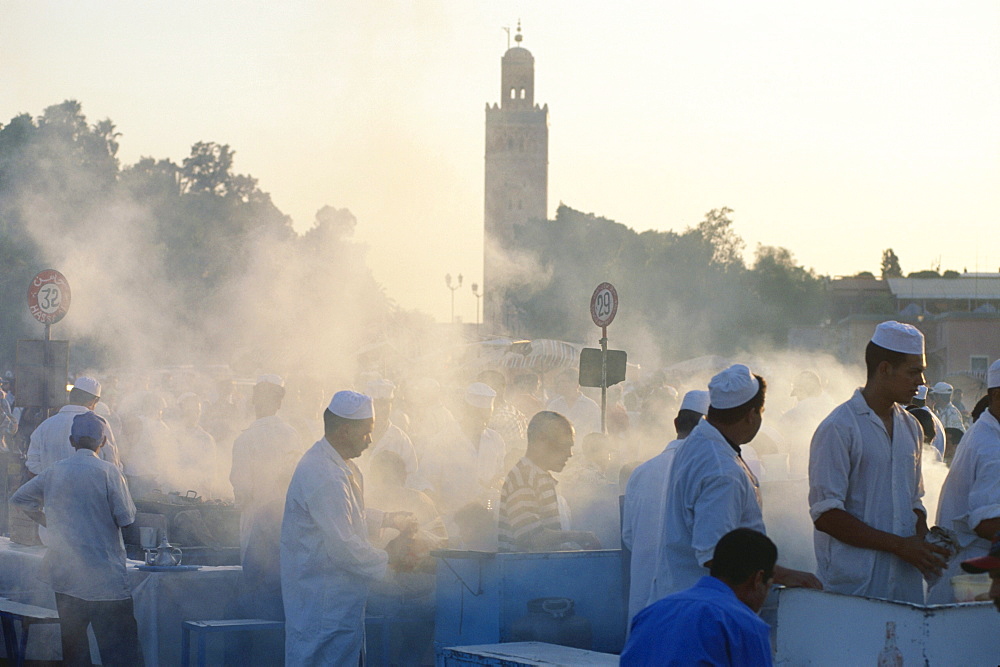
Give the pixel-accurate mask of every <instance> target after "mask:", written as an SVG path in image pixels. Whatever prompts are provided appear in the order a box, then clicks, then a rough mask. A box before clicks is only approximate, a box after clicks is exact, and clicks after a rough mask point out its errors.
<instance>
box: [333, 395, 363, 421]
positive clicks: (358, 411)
mask: <svg viewBox="0 0 1000 667" xmlns="http://www.w3.org/2000/svg"><path fill="white" fill-rule="evenodd" d="M327 410H329V411H330V412H332V413H333V414H335V415H337V416H338V417H343V418H344V419H372V417H374V415H375V411H374V410H373V409H372V399H371V397H370V396H365V395H364V394H359V393H358V392H356V391H338V392H337V393H336V394H334V395H333V398H332V399H331V400H330V405H329V406H327Z"/></svg>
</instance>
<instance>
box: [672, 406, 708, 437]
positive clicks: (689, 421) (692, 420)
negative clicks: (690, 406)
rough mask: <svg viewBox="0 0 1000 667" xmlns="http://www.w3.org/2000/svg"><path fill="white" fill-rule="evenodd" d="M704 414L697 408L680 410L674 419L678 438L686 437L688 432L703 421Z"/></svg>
mask: <svg viewBox="0 0 1000 667" xmlns="http://www.w3.org/2000/svg"><path fill="white" fill-rule="evenodd" d="M702 416H703V415H702V414H701V413H700V412H698V411H697V410H678V411H677V418H676V419H674V428H675V429H677V437H678V438H686V437H687V435H688V433H690V432H691V431H693V430H694V427H695V426H697V425H698V422H700V421H701V418H702Z"/></svg>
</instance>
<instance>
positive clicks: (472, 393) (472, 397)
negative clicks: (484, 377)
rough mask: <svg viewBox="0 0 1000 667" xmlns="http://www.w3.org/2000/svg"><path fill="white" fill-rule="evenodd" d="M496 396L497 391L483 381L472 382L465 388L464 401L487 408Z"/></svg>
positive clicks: (490, 406)
mask: <svg viewBox="0 0 1000 667" xmlns="http://www.w3.org/2000/svg"><path fill="white" fill-rule="evenodd" d="M496 397H497V393H496V392H495V391H493V390H492V389H491V388H490V386H489V385H488V384H486V383H484V382H473V383H472V384H470V385H469V386H468V387H467V388H466V389H465V402H466V403H468V404H469V405H471V406H473V407H476V408H482V409H484V410H489V409H490V408H492V407H493V399H494V398H496Z"/></svg>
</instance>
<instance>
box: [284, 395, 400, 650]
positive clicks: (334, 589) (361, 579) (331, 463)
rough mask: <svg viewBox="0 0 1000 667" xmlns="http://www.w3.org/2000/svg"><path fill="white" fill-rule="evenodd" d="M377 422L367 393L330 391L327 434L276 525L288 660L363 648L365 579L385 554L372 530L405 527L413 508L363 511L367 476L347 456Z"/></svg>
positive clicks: (300, 472) (375, 575)
mask: <svg viewBox="0 0 1000 667" xmlns="http://www.w3.org/2000/svg"><path fill="white" fill-rule="evenodd" d="M374 425H375V419H374V412H373V409H372V399H371V398H370V397H368V396H365V395H364V394H358V393H355V392H353V391H340V392H337V393H336V394H334V396H333V399H332V400H331V401H330V405H329V407H327V409H326V411H325V412H324V413H323V426H324V432H325V436H324V437H323V439H321V440H320V441H319V442H317V443H316V444H315V445H313V446H312V447H311V448H310V449H309V450H308V451H307V452H306V453H305V454H304V455H303V456H302V460H300V461H299V464H298V466H296V468H295V474H294V475H293V476H292V481H291V484H289V486H288V494H287V496H286V499H285V513H284V518H283V520H282V524H281V592H282V597H283V600H284V605H285V664H286V665H345V666H347V665H357V664H358V663H359V661H360V660H361V656H362V654H363V652H364V639H365V635H364V621H365V602H366V600H367V599H368V589H369V586H370V584H371V583H372V582H373V581H375V580H378V579H382V578H383V577H384V576H385V574H386V568H387V567H388V565H389V564H390V563H389V556H388V554H387V553H386V552H385V551H382V550H381V549H376V548H375V547H373V546H372V544H371V542H370V539H369V535H370V533H374V532H375V531H377V530H378V529H379V528H380V527H382V526H383V525H385V526H389V527H393V528H396V529H398V530H403V529H405V528H406V527H407V522H408V521H409V520H412V515H408V514H405V513H398V512H397V513H391V514H384V513H382V512H379V511H378V510H367V511H366V510H365V503H364V491H363V489H364V480H363V477H362V475H361V471H360V470H358V467H357V466H356V465H354V463H353V462H352V461H351V459H355V458H357V457H358V456H360V455H361V452H363V451H364V450H365V449H366V448H367V447H368V445H369V444H371V439H372V429H373V428H374Z"/></svg>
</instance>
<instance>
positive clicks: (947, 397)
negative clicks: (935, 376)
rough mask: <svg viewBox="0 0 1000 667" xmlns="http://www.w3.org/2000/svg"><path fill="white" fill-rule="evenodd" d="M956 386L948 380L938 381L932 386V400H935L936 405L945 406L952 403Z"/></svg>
mask: <svg viewBox="0 0 1000 667" xmlns="http://www.w3.org/2000/svg"><path fill="white" fill-rule="evenodd" d="M954 390H955V388H954V387H952V386H951V385H950V384H948V383H947V382H938V383H937V384H935V385H934V386H933V387H931V393H930V396H931V400H933V401H934V405H935V406H937V407H939V408H943V407H945V406H946V405H948V404H949V403H951V395H952V393H953V392H954Z"/></svg>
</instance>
